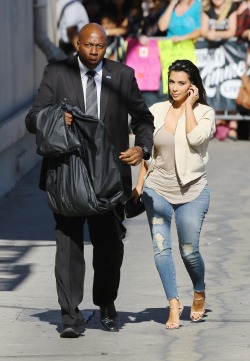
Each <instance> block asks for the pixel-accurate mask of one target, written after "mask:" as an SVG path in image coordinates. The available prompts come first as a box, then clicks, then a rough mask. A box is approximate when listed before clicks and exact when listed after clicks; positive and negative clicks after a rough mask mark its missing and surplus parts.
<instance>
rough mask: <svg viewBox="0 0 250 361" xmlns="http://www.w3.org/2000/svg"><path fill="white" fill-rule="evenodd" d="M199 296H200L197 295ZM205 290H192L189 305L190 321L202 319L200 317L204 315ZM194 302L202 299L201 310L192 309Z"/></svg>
mask: <svg viewBox="0 0 250 361" xmlns="http://www.w3.org/2000/svg"><path fill="white" fill-rule="evenodd" d="M198 296H200V297H198ZM205 298H206V296H205V292H194V299H193V304H192V307H191V312H190V318H191V321H192V322H198V321H200V320H201V319H202V317H203V316H204V315H205V312H206V309H205ZM195 301H196V302H200V301H204V302H203V307H202V309H201V311H194V307H193V306H194V303H195Z"/></svg>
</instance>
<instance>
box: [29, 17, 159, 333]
mask: <svg viewBox="0 0 250 361" xmlns="http://www.w3.org/2000/svg"><path fill="white" fill-rule="evenodd" d="M106 41H107V36H106V33H105V31H104V29H103V28H102V27H101V26H100V25H99V24H95V23H90V24H87V25H85V26H84V27H83V28H82V30H81V32H80V34H79V40H78V44H77V52H78V54H77V55H76V56H73V57H69V58H68V59H66V60H63V61H60V62H57V63H52V64H49V65H47V66H46V68H45V71H44V76H43V79H42V82H41V85H40V88H39V91H38V95H37V97H36V99H35V101H34V103H33V106H32V109H31V110H30V111H29V113H28V115H27V117H26V120H25V121H26V126H27V129H28V130H29V131H30V132H31V133H36V116H37V113H38V112H39V111H40V110H42V109H43V108H44V107H47V106H48V105H51V106H52V105H55V104H61V102H65V103H68V104H71V105H75V106H78V107H79V108H80V109H81V110H82V111H83V112H85V110H86V112H87V111H88V109H86V91H87V82H88V74H87V72H88V71H89V70H90V71H93V70H94V71H95V73H94V75H93V78H94V81H95V84H96V90H97V116H98V117H99V118H100V119H101V120H102V121H103V123H104V124H105V125H106V127H107V128H108V130H109V132H110V134H111V138H112V141H113V144H114V147H115V150H116V152H117V155H118V156H119V158H120V161H119V162H120V164H119V166H120V171H121V176H122V181H123V186H124V190H125V193H126V195H127V197H130V196H131V188H132V181H131V169H130V166H131V165H137V164H139V163H140V162H141V160H142V159H143V158H144V159H148V158H149V156H150V152H151V148H152V134H153V129H154V126H153V116H152V114H151V113H150V112H149V110H148V108H147V106H146V104H145V102H144V100H143V98H142V95H141V93H140V91H139V88H138V85H137V82H136V79H135V76H134V71H133V69H131V68H129V67H128V66H126V65H124V64H121V63H118V62H113V61H110V60H107V59H105V58H104V55H105V50H106ZM129 114H130V115H131V117H132V121H131V128H132V129H133V132H134V134H135V146H134V147H132V148H129V136H128V134H129V129H128V115H129ZM65 121H66V124H67V126H70V125H71V124H72V122H74V119H73V117H72V115H71V114H70V113H65ZM45 182H46V159H44V161H43V165H42V170H41V179H40V187H41V188H42V189H45ZM54 218H55V221H56V247H57V248H56V262H55V276H56V285H57V293H58V301H59V304H60V306H61V313H62V321H63V330H62V332H61V334H60V336H61V337H78V336H79V334H80V326H81V325H82V324H83V323H84V319H83V316H82V313H81V312H80V311H79V309H78V305H79V304H80V303H81V301H82V298H83V283H84V272H85V264H84V257H83V225H84V222H85V221H86V217H74V218H67V217H64V216H62V215H60V214H55V213H54ZM123 218H124V209H123V205H122V204H119V205H118V206H117V207H116V208H115V209H114V210H112V211H109V212H107V213H105V214H102V215H97V216H90V217H87V221H88V226H89V234H90V239H91V242H92V244H93V267H94V282H93V302H94V304H95V305H98V306H99V307H100V314H101V323H102V325H103V327H104V329H105V330H107V331H111V332H113V331H119V322H118V316H117V313H116V309H115V305H114V301H115V299H116V297H117V292H118V287H119V282H120V268H121V265H122V259H123V242H122V239H123V238H124V237H125V231H126V229H125V227H124V226H123V224H122V220H123Z"/></svg>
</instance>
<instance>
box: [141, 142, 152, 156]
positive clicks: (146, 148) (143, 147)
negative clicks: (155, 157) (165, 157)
mask: <svg viewBox="0 0 250 361" xmlns="http://www.w3.org/2000/svg"><path fill="white" fill-rule="evenodd" d="M140 147H141V149H142V153H143V155H142V158H143V159H144V160H149V158H150V152H149V150H148V147H147V146H146V145H143V144H141V145H140Z"/></svg>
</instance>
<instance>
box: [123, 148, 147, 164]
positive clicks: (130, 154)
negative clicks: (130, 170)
mask: <svg viewBox="0 0 250 361" xmlns="http://www.w3.org/2000/svg"><path fill="white" fill-rule="evenodd" d="M142 157H143V150H142V148H141V147H139V146H138V145H137V146H135V147H132V148H129V149H127V150H125V152H121V155H120V156H119V158H120V159H121V161H122V162H123V163H125V164H128V165H138V164H140V163H141V161H142Z"/></svg>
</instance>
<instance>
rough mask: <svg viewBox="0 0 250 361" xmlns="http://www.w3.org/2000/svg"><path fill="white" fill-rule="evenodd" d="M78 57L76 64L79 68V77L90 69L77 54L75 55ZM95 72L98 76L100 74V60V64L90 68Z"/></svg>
mask: <svg viewBox="0 0 250 361" xmlns="http://www.w3.org/2000/svg"><path fill="white" fill-rule="evenodd" d="M77 59H78V64H79V68H80V72H81V77H84V76H85V75H86V73H87V72H88V71H89V70H90V69H88V68H87V67H86V66H85V65H84V64H83V63H82V62H81V60H80V58H79V56H78V57H77ZM92 70H94V71H95V72H96V74H98V75H99V76H100V77H101V76H102V61H101V62H100V64H99V65H98V66H97V67H96V68H95V69H92Z"/></svg>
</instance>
